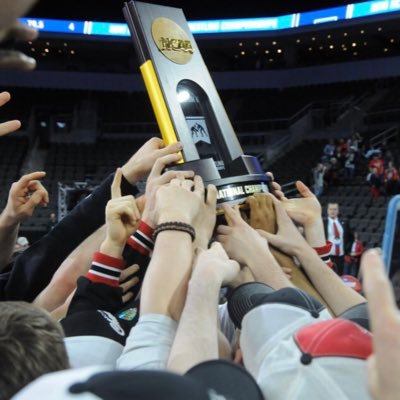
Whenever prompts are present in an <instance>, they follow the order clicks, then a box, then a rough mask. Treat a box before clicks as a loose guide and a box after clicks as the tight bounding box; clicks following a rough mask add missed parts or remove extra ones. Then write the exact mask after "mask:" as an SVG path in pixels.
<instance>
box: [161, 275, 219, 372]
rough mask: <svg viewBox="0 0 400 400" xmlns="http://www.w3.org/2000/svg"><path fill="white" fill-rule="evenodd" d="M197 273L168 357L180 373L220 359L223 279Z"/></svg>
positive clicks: (171, 367) (191, 281)
mask: <svg viewBox="0 0 400 400" xmlns="http://www.w3.org/2000/svg"><path fill="white" fill-rule="evenodd" d="M206 278H207V277H204V276H203V275H202V276H198V275H197V276H196V273H194V276H193V278H192V279H191V280H190V282H189V287H188V293H187V298H186V303H185V307H184V309H183V312H182V315H181V319H180V322H179V326H178V331H177V333H176V336H175V340H174V343H173V346H172V349H171V353H170V356H169V360H168V369H169V370H171V371H174V372H177V373H180V374H184V373H186V372H187V371H188V370H189V369H190V368H192V367H194V366H195V365H197V364H199V363H201V362H204V361H208V360H214V359H218V328H217V314H218V311H217V305H218V295H219V289H220V286H221V285H220V284H221V282H217V281H215V279H208V278H207V279H206Z"/></svg>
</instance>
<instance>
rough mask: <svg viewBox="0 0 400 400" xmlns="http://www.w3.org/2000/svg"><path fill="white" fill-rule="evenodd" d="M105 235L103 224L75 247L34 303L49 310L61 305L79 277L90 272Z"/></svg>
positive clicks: (73, 288)
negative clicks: (94, 256) (94, 255)
mask: <svg viewBox="0 0 400 400" xmlns="http://www.w3.org/2000/svg"><path fill="white" fill-rule="evenodd" d="M104 237H105V226H104V225H103V226H102V227H101V228H100V229H98V230H97V231H96V232H94V233H93V234H92V235H90V236H89V237H88V238H87V239H85V240H84V241H83V242H82V243H81V244H80V245H79V246H78V247H77V248H75V249H74V250H73V251H72V253H71V254H70V255H69V256H68V257H67V258H66V259H65V260H64V261H63V262H62V264H61V265H60V267H59V268H58V269H57V271H56V273H55V274H54V276H53V278H52V279H51V281H50V283H49V285H48V286H47V287H46V288H45V289H44V290H43V291H42V292H41V293H40V294H39V295H38V296H37V297H36V299H35V300H34V304H36V305H37V306H39V307H42V308H44V309H45V310H47V311H49V312H51V311H53V310H55V309H56V308H57V307H59V306H61V305H62V304H63V303H64V302H65V301H66V299H67V297H68V296H69V295H70V294H71V293H72V292H73V291H74V290H75V288H76V281H77V279H78V278H79V277H80V276H82V275H85V274H86V273H87V272H88V270H89V268H90V265H91V262H92V258H93V254H94V253H95V252H96V251H98V250H99V248H100V245H101V243H102V241H103V240H104Z"/></svg>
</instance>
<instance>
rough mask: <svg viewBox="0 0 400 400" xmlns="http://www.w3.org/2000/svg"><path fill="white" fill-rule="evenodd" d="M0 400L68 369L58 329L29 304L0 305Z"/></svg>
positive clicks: (41, 312) (4, 399) (47, 316)
mask: <svg viewBox="0 0 400 400" xmlns="http://www.w3.org/2000/svg"><path fill="white" fill-rule="evenodd" d="M0 315H1V324H0V387H1V388H2V389H1V391H0V400H6V399H9V398H10V397H11V396H13V395H14V394H15V393H16V392H18V391H19V390H20V389H22V388H23V387H24V386H26V385H27V384H28V383H30V382H32V381H33V380H35V379H36V378H38V377H39V376H41V375H43V374H46V373H48V372H53V371H60V370H63V369H66V368H69V363H68V356H67V352H66V349H65V345H64V339H63V331H62V328H61V325H60V324H59V323H58V322H56V321H55V320H53V319H52V318H51V317H50V315H49V314H47V313H46V312H45V311H42V310H40V309H39V308H37V307H35V306H33V305H32V304H28V303H24V302H19V301H18V302H17V301H4V302H0Z"/></svg>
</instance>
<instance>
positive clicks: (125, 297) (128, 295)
mask: <svg viewBox="0 0 400 400" xmlns="http://www.w3.org/2000/svg"><path fill="white" fill-rule="evenodd" d="M132 298H133V293H132V292H128V293H126V294H124V295H123V296H122V302H123V303H127V302H128V301H130V300H132Z"/></svg>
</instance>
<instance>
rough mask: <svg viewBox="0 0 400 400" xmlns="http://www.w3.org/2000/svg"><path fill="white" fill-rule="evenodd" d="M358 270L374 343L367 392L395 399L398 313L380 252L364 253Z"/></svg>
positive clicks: (399, 368) (398, 388)
mask: <svg viewBox="0 0 400 400" xmlns="http://www.w3.org/2000/svg"><path fill="white" fill-rule="evenodd" d="M361 268H362V272H363V277H364V281H363V286H364V291H365V294H366V295H367V299H368V309H369V317H370V322H371V327H372V332H373V343H374V354H373V355H372V356H371V357H370V358H369V360H368V375H369V376H368V383H369V387H370V392H371V394H372V396H373V397H374V399H376V400H378V399H379V400H395V399H398V397H399V393H400V380H399V373H400V313H399V310H398V308H397V306H396V302H395V299H394V295H393V289H392V287H391V284H390V282H389V280H388V278H387V277H386V275H385V273H384V267H383V262H382V259H381V257H380V254H379V252H378V251H377V250H369V251H367V252H365V253H364V255H363V257H362V260H361Z"/></svg>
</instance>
